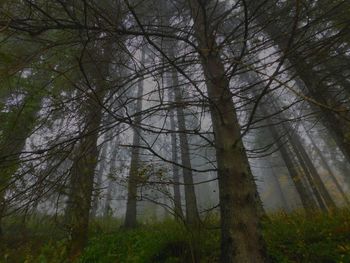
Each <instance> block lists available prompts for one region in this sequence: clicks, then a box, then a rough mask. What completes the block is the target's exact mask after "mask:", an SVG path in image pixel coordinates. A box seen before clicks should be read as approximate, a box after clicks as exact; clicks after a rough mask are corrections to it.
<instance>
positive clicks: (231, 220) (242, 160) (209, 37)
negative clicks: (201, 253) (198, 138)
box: [188, 0, 268, 263]
mask: <svg viewBox="0 0 350 263" xmlns="http://www.w3.org/2000/svg"><path fill="white" fill-rule="evenodd" d="M188 2H189V4H190V8H191V13H192V18H193V20H194V29H195V33H196V37H197V40H198V45H199V47H198V48H199V50H200V56H201V61H202V66H203V69H204V74H205V78H206V84H207V90H208V96H209V98H210V102H211V116H212V121H213V131H214V135H215V146H216V156H217V167H218V179H219V190H220V195H219V198H220V212H221V258H220V262H221V263H232V262H245V263H249V262H254V263H259V262H267V261H268V259H267V258H268V257H267V254H266V249H265V245H264V241H263V238H262V234H261V229H260V219H261V213H260V209H259V198H258V194H257V188H256V185H255V182H254V177H253V175H252V173H251V170H250V167H249V163H248V158H247V156H246V153H245V149H244V146H243V142H242V140H241V134H240V126H239V123H238V119H237V116H236V112H235V109H234V104H233V101H232V95H231V92H230V89H229V80H228V78H227V77H226V76H225V68H224V65H223V63H222V61H221V59H220V55H219V53H218V51H217V50H216V43H215V42H216V41H215V36H214V34H213V33H212V32H211V31H210V29H208V27H207V26H206V25H208V21H206V19H205V17H206V14H205V13H204V12H205V6H203V5H204V4H203V1H198V0H189V1H188Z"/></svg>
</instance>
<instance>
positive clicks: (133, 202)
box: [124, 50, 145, 228]
mask: <svg viewBox="0 0 350 263" xmlns="http://www.w3.org/2000/svg"><path fill="white" fill-rule="evenodd" d="M144 62H145V50H142V58H141V63H142V65H144ZM142 94H143V79H140V80H139V82H138V90H137V97H136V108H135V114H136V116H135V119H134V137H133V147H132V150H131V162H130V171H129V180H128V197H127V204H126V214H125V221H124V227H126V228H135V227H136V225H137V221H136V217H137V209H136V208H137V184H138V169H139V166H140V148H139V146H140V139H141V137H140V132H141V129H140V128H139V126H140V125H141V120H142V115H141V111H142Z"/></svg>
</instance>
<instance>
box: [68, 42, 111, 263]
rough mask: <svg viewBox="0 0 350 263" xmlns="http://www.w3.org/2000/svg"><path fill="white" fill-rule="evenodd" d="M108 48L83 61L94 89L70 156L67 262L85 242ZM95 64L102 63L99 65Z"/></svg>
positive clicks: (84, 107)
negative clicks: (71, 158) (79, 133)
mask: <svg viewBox="0 0 350 263" xmlns="http://www.w3.org/2000/svg"><path fill="white" fill-rule="evenodd" d="M110 48H111V44H110V43H108V45H106V46H105V47H104V49H103V51H104V52H103V54H101V53H99V52H101V51H102V50H99V51H98V49H97V50H94V52H96V53H94V52H92V53H91V55H92V57H95V59H93V60H92V61H90V60H89V61H86V62H87V68H88V70H89V72H90V75H91V76H92V81H91V84H92V85H93V86H90V87H89V88H91V89H94V92H93V95H91V94H90V93H87V95H88V97H87V100H86V102H84V104H83V105H82V109H81V114H82V116H83V117H84V128H83V130H82V133H81V135H80V137H79V141H78V143H77V147H76V149H75V150H74V153H73V154H74V158H73V164H72V168H71V174H70V187H71V189H70V196H69V203H68V204H67V210H66V218H67V220H68V224H69V227H70V239H71V240H70V244H69V248H68V249H69V251H68V253H69V258H70V260H71V261H74V260H76V259H77V258H78V257H79V256H80V254H81V252H82V250H83V248H84V247H85V245H86V242H87V235H88V228H89V220H90V209H91V205H92V193H93V188H94V177H95V169H96V165H97V162H98V153H99V151H98V146H97V140H98V137H99V128H100V124H101V120H102V114H103V111H102V108H101V106H100V104H99V103H100V101H103V99H104V97H105V94H106V91H107V82H106V81H105V78H106V76H107V74H108V71H109V63H108V61H110V58H108V57H107V52H105V51H106V50H109V49H110ZM98 61H102V64H101V63H100V62H98ZM90 70H91V71H90ZM91 84H90V85H91Z"/></svg>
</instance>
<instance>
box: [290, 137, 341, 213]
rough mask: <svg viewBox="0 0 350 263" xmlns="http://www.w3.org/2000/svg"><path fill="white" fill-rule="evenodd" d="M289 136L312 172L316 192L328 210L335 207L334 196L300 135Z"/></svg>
mask: <svg viewBox="0 0 350 263" xmlns="http://www.w3.org/2000/svg"><path fill="white" fill-rule="evenodd" d="M288 137H289V140H290V141H291V143H292V145H293V147H294V148H295V150H296V151H298V152H299V153H300V158H301V159H302V160H303V161H304V163H305V165H306V169H307V170H308V171H309V173H310V184H311V185H312V187H313V185H315V186H316V189H315V192H318V193H319V194H320V196H321V199H323V200H324V204H325V207H326V210H327V208H330V209H335V208H336V205H335V203H334V201H333V199H332V197H331V196H330V194H329V192H328V190H327V189H326V187H325V185H324V183H323V181H322V179H321V177H320V175H319V173H318V171H317V170H316V168H315V166H314V164H313V163H312V161H311V159H310V157H309V156H308V154H307V153H306V151H305V149H304V147H303V145H302V143H301V142H300V138H299V136H298V135H297V134H295V133H294V134H293V135H290V134H288ZM318 199H319V198H318ZM319 202H321V203H323V202H322V200H319ZM321 203H320V205H321ZM322 207H323V205H322ZM323 209H324V208H323Z"/></svg>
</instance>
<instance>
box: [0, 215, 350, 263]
mask: <svg viewBox="0 0 350 263" xmlns="http://www.w3.org/2000/svg"><path fill="white" fill-rule="evenodd" d="M43 222H46V223H43ZM50 222H51V221H50V220H49V219H48V218H44V219H43V220H42V222H41V223H40V224H37V223H35V220H33V221H32V222H28V224H27V228H26V229H22V228H19V227H18V225H17V227H12V228H11V227H9V225H7V233H8V235H7V239H5V241H6V243H5V245H3V247H2V254H1V256H0V262H4V263H5V262H10V263H16V262H21V263H22V262H26V263H30V262H35V263H37V262H38V263H56V262H57V263H62V262H65V261H64V258H65V252H66V251H65V245H66V242H67V240H66V239H64V232H62V231H59V230H58V229H57V228H54V225H52V224H51V225H50V224H49V223H50ZM13 223H15V222H13ZM17 223H18V222H17ZM119 223H120V222H119V221H117V220H114V219H109V220H97V221H95V222H93V223H92V224H91V233H90V240H89V243H88V246H87V248H86V249H85V251H84V254H83V255H82V257H81V258H80V259H79V263H113V262H115V263H124V262H125V263H157V262H164V263H175V262H191V259H192V256H193V251H194V247H197V249H198V251H199V255H200V259H201V262H204V263H209V262H210V263H215V262H218V257H219V253H220V251H219V243H220V241H219V229H218V228H217V226H218V220H217V218H216V217H215V216H213V217H211V218H210V219H207V220H206V221H205V222H204V226H203V228H202V229H201V231H199V232H198V233H192V232H189V231H188V230H187V229H186V228H185V227H184V226H183V225H181V224H178V223H176V222H175V221H173V220H169V219H168V220H165V221H163V222H159V223H153V224H147V225H140V227H138V228H137V229H134V230H123V229H120V228H119ZM11 225H13V224H11ZM22 232H23V233H25V234H23V233H22ZM15 233H16V234H17V235H15V236H12V235H13V234H15ZM52 233H54V235H52ZM263 233H264V238H265V241H266V244H267V249H268V252H269V254H270V256H271V258H272V260H273V262H281V263H294V262H295V263H297V262H298V263H299V262H300V263H304V262H305V263H332V262H334V263H348V262H350V211H349V210H338V211H336V212H334V213H332V214H330V215H325V214H314V215H313V216H310V217H305V216H304V215H303V214H301V213H297V212H295V213H293V214H285V213H277V214H273V215H270V218H269V220H268V221H266V222H264V224H263Z"/></svg>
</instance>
